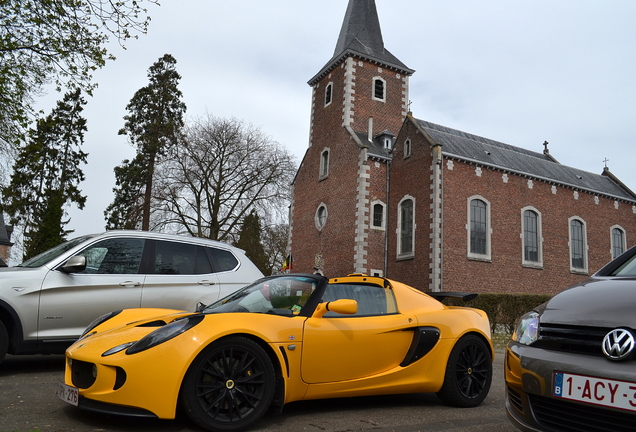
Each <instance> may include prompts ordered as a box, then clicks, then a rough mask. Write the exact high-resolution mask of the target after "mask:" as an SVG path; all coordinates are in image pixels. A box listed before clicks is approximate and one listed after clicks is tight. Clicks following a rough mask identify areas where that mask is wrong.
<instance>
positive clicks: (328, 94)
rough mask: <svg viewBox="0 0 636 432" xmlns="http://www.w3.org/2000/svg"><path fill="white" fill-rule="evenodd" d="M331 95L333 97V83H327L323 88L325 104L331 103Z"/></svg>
mask: <svg viewBox="0 0 636 432" xmlns="http://www.w3.org/2000/svg"><path fill="white" fill-rule="evenodd" d="M332 97H333V84H332V83H329V84H327V87H326V88H325V106H327V105H329V104H331V99H332Z"/></svg>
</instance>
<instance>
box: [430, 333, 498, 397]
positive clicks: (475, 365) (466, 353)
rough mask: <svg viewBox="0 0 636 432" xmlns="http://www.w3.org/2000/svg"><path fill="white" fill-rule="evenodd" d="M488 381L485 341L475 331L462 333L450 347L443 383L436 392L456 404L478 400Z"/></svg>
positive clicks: (484, 393) (489, 368)
mask: <svg viewBox="0 0 636 432" xmlns="http://www.w3.org/2000/svg"><path fill="white" fill-rule="evenodd" d="M491 382H492V357H491V353H490V349H489V348H488V345H487V344H486V342H484V341H483V340H482V339H481V338H480V337H478V336H475V335H466V336H464V337H462V338H461V339H460V340H459V341H457V343H456V344H455V346H454V347H453V350H452V351H451V354H450V356H449V357H448V364H447V365H446V374H445V375H444V385H443V386H442V389H441V390H440V391H439V392H438V393H437V396H438V397H439V398H440V399H441V400H442V401H443V402H445V403H447V404H449V405H453V406H458V407H465V408H468V407H475V406H477V405H479V404H480V403H482V402H483V401H484V399H485V398H486V396H488V391H489V390H490V384H491Z"/></svg>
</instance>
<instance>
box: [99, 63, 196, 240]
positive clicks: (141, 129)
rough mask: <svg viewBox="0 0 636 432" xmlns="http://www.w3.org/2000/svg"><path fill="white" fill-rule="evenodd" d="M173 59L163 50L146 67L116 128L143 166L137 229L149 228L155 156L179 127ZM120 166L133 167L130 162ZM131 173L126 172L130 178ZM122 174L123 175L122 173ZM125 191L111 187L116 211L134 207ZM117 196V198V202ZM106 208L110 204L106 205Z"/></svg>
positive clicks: (180, 111)
mask: <svg viewBox="0 0 636 432" xmlns="http://www.w3.org/2000/svg"><path fill="white" fill-rule="evenodd" d="M176 63H177V61H176V60H175V59H174V57H172V56H171V55H170V54H165V55H164V56H163V57H161V58H160V59H159V60H158V61H157V62H155V63H154V64H153V65H152V66H151V67H150V68H149V69H148V78H149V79H150V83H149V84H148V85H147V86H145V87H143V88H141V89H139V90H137V92H136V93H135V94H134V96H133V98H132V99H131V100H130V103H128V105H127V106H126V109H127V110H128V112H129V114H128V115H126V116H124V120H125V124H124V128H123V129H121V130H120V131H119V133H120V134H122V135H127V136H128V138H129V140H130V141H131V143H132V144H134V145H136V146H137V160H138V162H141V163H142V166H144V167H145V171H144V173H143V174H144V175H145V178H144V197H143V206H142V212H141V213H142V221H141V229H142V230H146V231H147V230H149V229H150V210H151V200H152V192H153V191H152V186H153V177H154V173H155V164H156V162H157V159H158V157H160V156H162V155H163V154H164V153H165V151H166V149H168V148H169V147H170V146H172V145H173V144H174V143H175V142H176V141H177V138H178V135H179V133H180V130H181V128H183V124H184V122H183V115H184V114H185V111H186V106H185V103H183V101H182V100H181V98H182V96H183V95H182V93H181V91H180V90H179V89H178V87H177V85H178V84H179V80H180V79H181V76H180V75H179V74H178V73H177V71H176V69H175V65H176ZM121 168H122V170H123V169H127V168H128V169H131V168H132V169H136V167H131V166H130V165H129V166H128V167H126V166H125V165H124V166H122V167H121ZM132 174H135V173H131V174H130V175H128V174H126V175H125V176H126V177H127V178H132V177H133V175H132ZM122 175H124V174H123V173H122ZM126 193H127V191H124V190H122V189H121V187H119V188H116V190H115V201H116V202H114V203H113V204H112V205H116V207H118V210H117V211H118V212H119V213H120V214H124V213H127V212H128V210H126V208H125V207H126V206H128V207H129V208H130V207H134V206H135V205H136V204H137V203H136V202H125V198H126ZM118 199H119V201H120V202H117V200H118ZM109 208H110V206H109Z"/></svg>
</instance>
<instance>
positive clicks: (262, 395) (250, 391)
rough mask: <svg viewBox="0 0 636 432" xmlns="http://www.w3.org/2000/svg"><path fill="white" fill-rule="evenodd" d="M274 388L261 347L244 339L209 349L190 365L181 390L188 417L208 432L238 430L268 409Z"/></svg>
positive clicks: (272, 371) (273, 379)
mask: <svg viewBox="0 0 636 432" xmlns="http://www.w3.org/2000/svg"><path fill="white" fill-rule="evenodd" d="M275 385H276V377H275V373H274V367H273V366H272V362H271V360H270V358H269V356H268V355H267V353H266V352H265V350H263V348H261V347H260V346H259V345H258V344H257V343H256V342H254V341H252V340H250V339H247V338H244V337H231V338H227V339H223V340H220V341H218V342H215V343H213V344H211V345H210V346H208V347H207V348H206V349H204V350H203V351H202V352H201V354H199V356H198V357H197V358H196V359H195V360H194V361H193V362H192V364H191V365H190V368H189V369H188V372H187V373H186V376H185V378H184V380H183V385H182V387H181V398H182V403H183V406H184V408H185V411H186V412H187V414H188V416H189V417H190V418H191V419H192V420H193V421H194V422H195V423H197V424H198V425H199V426H201V427H203V428H205V429H207V430H209V431H238V430H242V429H245V428H247V427H248V426H250V425H252V424H253V423H254V422H256V421H257V420H258V419H259V418H261V416H262V415H263V414H265V412H266V411H267V409H268V408H269V406H270V404H271V402H272V399H273V396H274V388H275Z"/></svg>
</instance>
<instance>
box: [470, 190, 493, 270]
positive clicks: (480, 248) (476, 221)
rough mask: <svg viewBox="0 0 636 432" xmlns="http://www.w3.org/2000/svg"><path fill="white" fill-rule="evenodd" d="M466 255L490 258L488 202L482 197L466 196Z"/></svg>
mask: <svg viewBox="0 0 636 432" xmlns="http://www.w3.org/2000/svg"><path fill="white" fill-rule="evenodd" d="M467 228H468V257H469V258H474V259H478V260H490V204H489V203H488V201H486V200H485V199H484V198H482V197H471V198H468V225H467Z"/></svg>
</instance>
